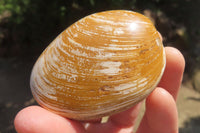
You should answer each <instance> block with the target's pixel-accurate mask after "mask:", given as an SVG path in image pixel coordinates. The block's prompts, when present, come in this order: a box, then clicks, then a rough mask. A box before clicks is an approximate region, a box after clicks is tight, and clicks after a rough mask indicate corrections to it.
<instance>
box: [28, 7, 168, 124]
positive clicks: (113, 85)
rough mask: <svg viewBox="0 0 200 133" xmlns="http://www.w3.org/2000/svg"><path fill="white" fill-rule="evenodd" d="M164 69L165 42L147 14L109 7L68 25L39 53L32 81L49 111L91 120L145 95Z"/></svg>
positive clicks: (120, 108)
mask: <svg viewBox="0 0 200 133" xmlns="http://www.w3.org/2000/svg"><path fill="white" fill-rule="evenodd" d="M164 68H165V53H164V48H163V44H162V42H161V38H160V36H159V33H158V32H157V30H156V29H155V27H154V26H153V24H152V23H151V21H150V20H149V19H148V18H147V17H145V16H143V15H141V14H139V13H136V12H132V11H125V10H113V11H105V12H100V13H96V14H92V15H89V16H86V17H85V18H83V19H81V20H79V21H77V22H76V23H74V24H73V25H71V26H70V27H69V28H67V29H66V30H64V31H63V32H62V33H61V34H60V35H59V36H58V37H57V38H56V39H55V40H54V41H53V42H52V43H51V44H50V45H49V46H48V47H47V48H46V49H45V50H44V52H43V53H42V54H41V56H40V57H39V58H38V60H37V62H36V63H35V65H34V67H33V70H32V74H31V80H30V85H31V90H32V93H33V96H34V98H35V99H36V101H37V102H38V103H39V104H40V105H42V106H43V107H45V108H47V109H48V110H51V111H53V112H55V113H57V114H60V115H62V116H65V117H68V118H72V119H77V120H89V119H94V118H100V117H103V116H106V115H111V114H113V113H117V112H119V111H122V110H125V109H128V108H129V107H131V106H133V105H135V104H136V103H138V102H139V101H141V100H143V99H144V98H145V97H147V96H148V94H150V93H151V92H152V91H153V89H154V88H155V87H156V85H157V84H158V82H159V81H160V79H161V76H162V74H163V71H164Z"/></svg>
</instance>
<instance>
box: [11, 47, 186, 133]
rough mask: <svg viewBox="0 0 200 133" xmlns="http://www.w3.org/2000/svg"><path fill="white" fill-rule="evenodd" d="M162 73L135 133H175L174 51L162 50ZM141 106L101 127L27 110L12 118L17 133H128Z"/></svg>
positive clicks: (177, 68) (180, 61) (178, 69)
mask: <svg viewBox="0 0 200 133" xmlns="http://www.w3.org/2000/svg"><path fill="white" fill-rule="evenodd" d="M165 51H166V62H167V63H166V69H165V72H164V75H163V77H162V79H161V81H160V83H159V85H158V87H156V89H155V90H154V91H153V92H152V93H151V94H150V95H149V96H148V97H147V98H146V111H145V114H144V116H143V119H142V121H141V123H140V125H139V128H138V129H137V131H136V133H178V113H177V107H176V99H177V95H178V92H179V88H180V85H181V81H182V77H183V71H184V67H185V60H184V57H183V55H182V54H181V53H180V52H179V51H178V50H177V49H175V48H172V47H166V48H165ZM140 106H141V103H139V104H137V105H136V106H134V107H132V108H130V109H128V110H126V111H124V112H121V113H118V114H115V115H113V116H110V118H109V120H108V122H107V123H105V124H100V122H99V121H91V122H87V123H86V122H80V121H75V120H70V119H67V118H64V117H61V116H59V115H56V114H54V113H51V112H49V111H48V110H45V109H44V108H42V107H40V106H30V107H26V108H24V109H23V110H21V111H20V112H19V113H18V114H17V115H16V117H15V120H14V125H15V129H16V131H17V132H18V133H85V132H87V133H102V132H103V133H130V132H132V130H133V128H134V125H135V122H136V118H137V116H138V114H139V111H140Z"/></svg>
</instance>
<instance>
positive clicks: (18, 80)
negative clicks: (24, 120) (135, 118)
mask: <svg viewBox="0 0 200 133" xmlns="http://www.w3.org/2000/svg"><path fill="white" fill-rule="evenodd" d="M36 59H37V56H34V57H23V58H6V59H5V58H2V59H0V133H15V130H14V126H13V119H14V117H15V115H16V114H17V112H18V111H20V110H21V109H22V108H24V107H26V106H30V105H32V104H36V103H35V101H34V99H33V98H32V94H31V91H30V87H29V77H30V73H31V69H32V67H33V64H34V62H35V61H36ZM177 106H178V113H179V130H180V133H199V132H200V126H199V125H200V93H198V92H196V91H194V90H193V89H192V86H191V84H190V80H187V81H185V82H184V84H183V85H182V86H181V89H180V93H179V97H178V102H177Z"/></svg>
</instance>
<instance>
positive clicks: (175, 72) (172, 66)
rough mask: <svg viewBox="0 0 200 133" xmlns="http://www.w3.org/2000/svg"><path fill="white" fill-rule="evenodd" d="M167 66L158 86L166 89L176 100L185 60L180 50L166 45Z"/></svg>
mask: <svg viewBox="0 0 200 133" xmlns="http://www.w3.org/2000/svg"><path fill="white" fill-rule="evenodd" d="M165 51H166V52H165V53H166V62H167V63H166V68H165V72H164V74H163V76H162V79H161V81H160V83H159V85H158V87H162V88H164V89H166V90H167V91H168V92H169V93H170V94H171V95H172V96H173V98H174V99H175V100H176V99H177V95H178V91H179V88H180V85H181V82H182V77H183V72H184V68H185V60H184V57H183V55H182V54H181V53H180V51H179V50H177V49H176V48H173V47H166V48H165Z"/></svg>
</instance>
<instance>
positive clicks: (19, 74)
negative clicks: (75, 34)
mask: <svg viewBox="0 0 200 133" xmlns="http://www.w3.org/2000/svg"><path fill="white" fill-rule="evenodd" d="M199 5H200V0H51V1H50V0H0V133H15V130H14V126H13V119H14V117H15V115H16V113H17V112H18V111H20V110H21V109H22V108H24V107H26V106H30V105H33V104H36V102H35V101H34V99H33V98H32V95H31V92H30V87H29V76H30V73H31V69H32V66H33V64H34V62H35V61H36V59H37V58H38V56H39V55H40V53H41V52H42V51H43V50H44V48H45V47H46V46H47V45H48V44H49V43H50V42H51V41H52V40H53V39H54V38H55V37H56V36H57V35H58V34H59V33H60V32H62V31H63V30H64V29H65V28H67V27H68V26H70V25H71V24H72V23H74V22H75V21H77V20H79V19H80V18H82V17H84V16H86V15H89V14H92V13H95V12H99V11H105V10H113V9H126V10H133V11H137V12H140V13H142V14H144V15H146V16H147V17H149V18H150V19H151V20H152V22H153V23H154V24H155V26H156V28H157V29H158V31H159V32H160V33H161V34H162V36H163V42H164V45H165V46H172V47H176V48H177V49H179V50H180V51H181V52H182V54H183V55H184V57H185V59H186V68H185V74H184V78H183V84H182V87H181V91H180V94H179V98H178V102H177V106H178V112H179V130H180V133H199V132H200V8H199Z"/></svg>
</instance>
